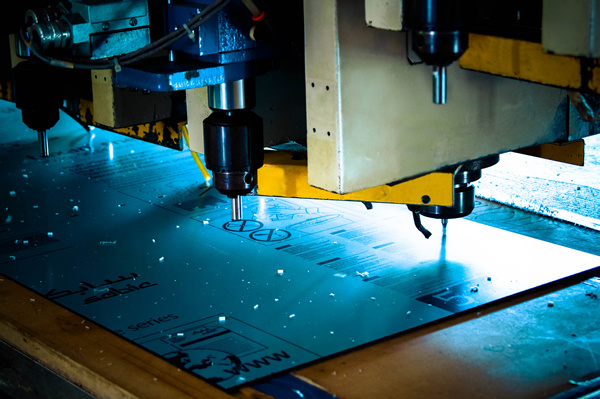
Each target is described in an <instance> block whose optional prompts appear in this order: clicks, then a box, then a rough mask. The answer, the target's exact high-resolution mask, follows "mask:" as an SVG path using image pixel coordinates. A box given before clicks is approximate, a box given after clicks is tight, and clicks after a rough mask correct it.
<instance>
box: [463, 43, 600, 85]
mask: <svg viewBox="0 0 600 399" xmlns="http://www.w3.org/2000/svg"><path fill="white" fill-rule="evenodd" d="M459 65H460V66H461V67H462V68H464V69H470V70H474V71H480V72H487V73H491V74H493V75H500V76H505V77H509V78H515V79H520V80H526V81H530V82H535V83H541V84H545V85H550V86H556V87H562V88H567V89H571V90H576V91H586V92H589V91H592V92H595V93H600V65H599V60H598V59H586V58H580V57H570V56H562V55H555V54H549V53H546V52H545V51H544V49H543V48H542V44H541V43H532V42H527V41H523V40H515V39H506V38H502V37H495V36H486V35H478V34H473V33H471V34H469V48H468V49H467V51H465V53H464V54H463V56H462V57H461V58H460V60H459Z"/></svg>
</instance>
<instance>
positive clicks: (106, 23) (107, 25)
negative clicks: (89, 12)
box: [102, 22, 110, 30]
mask: <svg viewBox="0 0 600 399" xmlns="http://www.w3.org/2000/svg"><path fill="white" fill-rule="evenodd" d="M109 29H110V24H109V23H108V22H105V23H103V24H102V30H109Z"/></svg>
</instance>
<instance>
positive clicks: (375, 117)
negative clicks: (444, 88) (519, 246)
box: [304, 0, 568, 193]
mask: <svg viewBox="0 0 600 399" xmlns="http://www.w3.org/2000/svg"><path fill="white" fill-rule="evenodd" d="M304 11H305V18H304V21H305V39H306V43H305V46H306V47H305V55H306V101H307V143H308V173H309V183H310V184H311V185H313V186H316V187H319V188H322V189H325V190H328V191H332V192H336V193H349V192H353V191H357V190H361V189H365V188H369V187H374V186H377V185H380V184H386V183H390V182H395V181H401V180H405V179H408V178H412V177H415V176H419V175H421V174H424V173H428V172H431V171H434V170H438V169H440V168H442V167H444V166H449V165H454V164H457V163H461V162H464V161H468V160H473V159H477V158H480V157H483V156H487V155H491V154H497V153H502V152H506V151H512V150H516V149H519V148H523V147H527V146H531V145H535V144H542V143H546V142H551V141H556V140H562V139H568V128H567V125H568V124H567V122H566V119H565V114H566V112H567V107H566V94H567V93H566V91H564V90H561V89H557V88H552V87H547V86H542V85H537V84H532V83H528V82H523V81H517V80H512V79H506V78H502V77H497V76H492V75H487V74H483V73H479V72H472V71H466V70H463V69H461V68H460V67H459V66H458V65H457V64H456V63H455V64H452V65H451V66H450V67H449V68H448V102H447V104H444V105H435V104H433V102H432V81H431V80H432V79H431V67H430V66H427V65H424V64H417V65H411V63H410V62H409V61H408V58H407V40H406V35H407V33H406V32H400V31H391V30H383V29H377V28H373V27H370V26H368V22H367V21H366V20H365V2H364V0H306V1H305V2H304Z"/></svg>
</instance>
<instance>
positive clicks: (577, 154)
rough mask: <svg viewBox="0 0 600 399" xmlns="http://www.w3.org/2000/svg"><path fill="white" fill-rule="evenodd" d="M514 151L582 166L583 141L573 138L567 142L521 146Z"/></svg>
mask: <svg viewBox="0 0 600 399" xmlns="http://www.w3.org/2000/svg"><path fill="white" fill-rule="evenodd" d="M515 152H518V153H520V154H525V155H531V156H534V157H538V158H544V159H550V160H552V161H557V162H562V163H568V164H571V165H577V166H583V160H584V155H585V142H584V141H583V140H575V141H569V142H567V143H547V144H542V145H536V146H534V147H528V148H523V149H521V150H518V151H515Z"/></svg>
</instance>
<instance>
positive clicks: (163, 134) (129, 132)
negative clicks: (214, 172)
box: [79, 99, 183, 149]
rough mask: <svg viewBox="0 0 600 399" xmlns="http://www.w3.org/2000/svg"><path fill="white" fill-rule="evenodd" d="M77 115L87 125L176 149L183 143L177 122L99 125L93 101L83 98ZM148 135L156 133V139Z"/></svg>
mask: <svg viewBox="0 0 600 399" xmlns="http://www.w3.org/2000/svg"><path fill="white" fill-rule="evenodd" d="M79 115H80V117H81V120H82V121H83V122H84V123H87V124H88V125H92V126H97V127H100V128H102V129H106V130H110V131H112V132H115V133H119V134H122V135H125V136H128V137H133V138H135V139H139V140H143V141H148V142H151V143H154V144H159V145H164V146H166V147H169V148H175V147H177V148H176V149H181V147H182V144H183V142H182V135H181V132H180V130H179V126H178V123H177V122H169V121H156V122H151V123H144V124H140V125H135V126H128V127H124V128H116V129H114V128H110V127H106V126H101V125H99V124H97V123H96V121H95V120H94V103H93V102H92V101H89V100H84V99H81V100H80V101H79ZM150 135H152V136H154V135H156V140H154V139H150V137H149V136H150ZM167 143H174V145H168V144H167Z"/></svg>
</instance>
